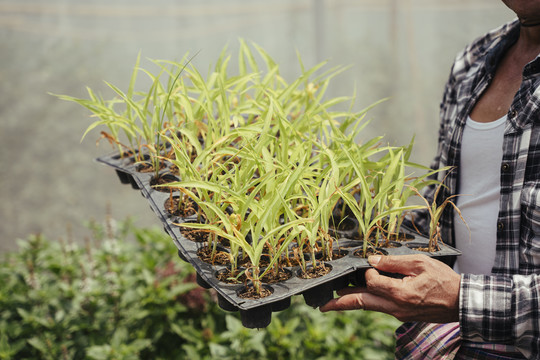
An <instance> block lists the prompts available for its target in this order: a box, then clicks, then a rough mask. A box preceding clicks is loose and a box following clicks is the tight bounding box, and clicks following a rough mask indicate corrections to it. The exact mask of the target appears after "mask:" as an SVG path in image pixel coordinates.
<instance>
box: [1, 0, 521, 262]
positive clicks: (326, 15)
mask: <svg viewBox="0 0 540 360" xmlns="http://www.w3.org/2000/svg"><path fill="white" fill-rule="evenodd" d="M512 18H513V13H511V12H510V11H509V10H508V9H507V8H506V7H505V6H504V5H503V4H502V2H500V1H496V0H229V1H224V0H197V1H196V0H153V1H146V0H145V1H143V0H85V1H77V0H46V1H45V0H42V1H40V0H26V1H22V0H0V65H1V66H0V146H1V151H0V199H1V205H0V252H1V251H5V250H6V249H11V248H13V247H14V243H15V239H16V238H20V237H26V236H27V235H29V234H31V233H43V234H45V235H46V236H48V237H53V238H55V237H65V236H67V235H66V234H67V233H68V230H67V229H71V230H69V231H72V232H73V233H75V234H84V233H85V232H86V231H87V230H84V228H83V226H82V224H83V223H84V222H85V221H87V220H89V219H98V220H101V219H103V218H104V213H105V210H106V208H107V204H110V206H111V208H112V215H113V216H114V217H116V218H120V219H122V218H125V217H126V216H133V217H135V219H136V221H137V223H139V224H141V225H145V226H146V225H158V221H157V219H156V218H155V217H154V215H153V213H152V212H151V211H150V209H149V208H148V206H147V205H146V201H145V200H143V199H142V198H141V197H139V196H138V195H137V194H136V193H135V192H134V191H132V190H131V189H130V188H129V187H128V186H122V185H120V183H119V182H118V181H117V179H116V176H115V174H114V173H113V172H112V171H111V170H110V169H108V168H106V167H104V166H101V165H99V164H96V163H95V162H93V159H94V158H95V157H97V156H99V155H102V154H104V153H107V152H108V151H109V150H110V149H109V148H108V147H107V146H106V144H105V143H102V144H101V146H100V147H98V148H96V146H95V140H96V139H97V133H95V134H91V135H90V136H89V137H87V138H86V139H85V140H84V141H83V142H82V143H80V138H81V135H82V133H83V131H84V130H85V129H86V127H87V126H88V125H89V123H90V121H91V119H89V117H88V116H89V113H88V112H87V111H85V110H84V109H83V108H81V107H79V106H78V105H76V104H73V103H68V102H64V101H60V100H58V99H57V98H55V97H53V96H51V95H49V94H48V93H49V92H50V93H57V94H69V95H73V96H79V97H85V96H86V90H85V87H86V86H89V87H91V88H92V89H94V90H96V91H100V92H102V93H103V95H104V96H111V93H110V92H109V91H108V90H107V89H106V86H105V85H104V83H103V81H104V80H106V81H109V82H111V83H113V84H115V85H117V86H119V87H120V88H122V89H127V85H128V81H129V77H130V76H131V72H132V68H133V65H134V62H135V59H136V57H137V54H138V53H139V51H140V52H141V54H142V57H143V58H145V60H143V63H142V66H143V67H146V66H150V62H149V61H148V60H147V59H170V60H179V59H180V58H181V57H182V56H183V55H184V54H185V53H186V52H190V53H192V54H193V53H195V52H197V51H199V50H200V53H199V55H198V56H197V57H196V58H195V60H194V65H195V66H197V67H198V68H201V69H207V68H208V66H209V64H211V63H213V62H214V60H215V59H216V58H217V55H218V54H219V52H220V51H221V50H222V49H223V47H224V46H225V45H226V44H229V48H230V49H231V51H232V52H233V53H235V51H236V49H237V45H238V42H237V39H238V38H239V37H241V38H244V39H246V40H249V41H254V42H256V43H257V44H259V45H261V46H262V47H263V48H265V49H266V50H267V52H268V53H269V54H270V55H271V56H272V57H273V58H274V59H275V60H276V61H277V62H278V63H279V64H280V66H281V71H282V74H283V75H285V77H286V78H288V79H292V78H293V77H295V76H297V75H298V74H299V67H298V63H297V60H296V50H298V51H299V53H300V54H301V56H302V58H303V60H304V62H305V63H306V65H308V66H312V65H315V64H316V63H318V62H319V61H322V60H329V62H330V64H329V66H334V65H352V66H353V67H352V68H351V69H350V70H348V71H347V72H346V73H345V74H344V75H342V76H340V77H339V78H336V79H335V81H334V85H333V86H332V88H331V89H330V91H329V95H330V96H341V95H349V94H352V92H353V90H354V89H355V88H356V90H357V93H358V98H357V108H358V109H360V108H363V107H365V106H367V105H369V104H371V103H372V102H374V101H376V100H378V99H381V98H384V97H390V100H389V101H387V102H386V103H384V104H382V105H380V106H379V107H378V108H376V109H375V110H373V111H372V112H370V116H369V117H370V118H372V119H373V121H372V123H371V125H370V126H369V128H368V129H367V130H366V135H365V136H366V137H369V136H374V135H379V134H385V135H386V137H387V140H388V142H390V143H394V144H404V143H406V142H408V141H409V140H410V139H411V137H412V136H413V134H416V145H415V146H416V148H415V153H414V157H415V160H416V161H418V162H421V163H424V164H428V163H429V162H430V160H431V157H432V156H433V153H434V151H435V147H436V138H435V136H436V131H437V121H438V120H437V115H438V106H439V100H440V97H441V93H442V87H443V85H444V82H445V80H446V78H447V76H448V71H449V68H450V65H451V62H452V60H453V58H454V56H455V54H456V52H457V51H459V50H460V49H461V48H462V47H463V46H464V45H466V44H467V43H468V42H470V41H471V40H472V39H474V38H475V37H477V36H479V35H481V34H482V33H484V32H486V31H488V30H490V29H492V28H494V27H496V26H498V25H499V24H501V23H503V22H506V21H509V20H511V19H512Z"/></svg>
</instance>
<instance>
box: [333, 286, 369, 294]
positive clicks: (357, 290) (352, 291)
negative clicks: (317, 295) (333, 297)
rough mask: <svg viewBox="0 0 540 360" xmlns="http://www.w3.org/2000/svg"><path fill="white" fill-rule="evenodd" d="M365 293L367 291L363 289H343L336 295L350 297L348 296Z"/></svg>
mask: <svg viewBox="0 0 540 360" xmlns="http://www.w3.org/2000/svg"><path fill="white" fill-rule="evenodd" d="M365 291H366V289H365V288H362V287H346V288H342V289H339V290H337V291H336V293H337V294H338V295H339V296H343V295H348V294H360V293H363V292H365Z"/></svg>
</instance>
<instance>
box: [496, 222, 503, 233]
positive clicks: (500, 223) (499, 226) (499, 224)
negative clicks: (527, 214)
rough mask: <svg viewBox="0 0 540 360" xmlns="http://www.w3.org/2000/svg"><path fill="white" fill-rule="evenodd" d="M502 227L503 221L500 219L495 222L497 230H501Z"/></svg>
mask: <svg viewBox="0 0 540 360" xmlns="http://www.w3.org/2000/svg"><path fill="white" fill-rule="evenodd" d="M503 229H504V223H503V222H502V221H499V222H498V223H497V230H499V231H500V230H503Z"/></svg>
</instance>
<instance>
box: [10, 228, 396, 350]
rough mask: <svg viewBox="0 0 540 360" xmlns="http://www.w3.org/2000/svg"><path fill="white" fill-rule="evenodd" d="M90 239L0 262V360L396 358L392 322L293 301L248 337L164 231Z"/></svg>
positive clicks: (101, 233)
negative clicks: (198, 282)
mask: <svg viewBox="0 0 540 360" xmlns="http://www.w3.org/2000/svg"><path fill="white" fill-rule="evenodd" d="M91 229H92V230H93V236H92V238H91V239H86V240H85V241H66V242H63V241H49V240H46V239H45V238H44V237H42V236H31V237H29V238H28V239H26V240H24V241H20V242H19V246H20V250H19V251H18V252H12V253H8V254H6V256H5V259H4V260H2V261H1V262H0V284H2V286H1V287H0V309H1V313H0V314H1V315H0V359H55V360H57V359H192V360H195V359H216V358H220V359H253V358H257V359H289V358H290V359H351V358H355V359H385V358H389V359H390V358H393V357H392V351H393V347H394V338H393V333H392V332H393V330H394V329H395V327H396V326H397V325H399V322H398V321H397V320H395V319H394V318H391V317H389V316H386V315H382V314H376V313H370V312H362V311H356V312H349V313H346V314H340V313H326V314H322V313H320V312H319V311H318V310H314V309H311V308H309V307H307V306H306V305H305V304H304V302H303V299H302V297H301V296H295V297H294V298H293V302H292V305H291V307H290V308H289V309H287V310H285V311H283V312H280V313H274V314H273V317H272V322H271V324H270V326H268V327H267V328H266V329H262V330H249V329H246V328H244V327H243V326H242V324H241V321H240V319H239V314H238V313H227V312H225V311H223V310H221V309H220V308H219V307H218V306H217V305H216V303H215V301H214V298H215V294H214V293H213V292H212V291H209V290H203V289H202V288H200V287H198V286H197V285H196V284H195V282H194V278H195V274H194V271H193V269H192V267H191V266H190V265H189V264H187V263H184V262H182V261H181V260H180V259H179V258H178V257H177V256H176V249H175V247H174V245H173V243H172V241H171V239H170V238H168V237H167V236H166V235H164V234H163V232H162V231H160V230H158V229H141V228H136V227H134V226H133V225H132V223H131V222H130V221H125V222H121V223H116V222H114V221H112V220H109V221H107V222H106V224H105V225H99V224H96V223H93V224H91ZM132 235H134V237H135V239H136V241H131V240H130V237H131V236H132Z"/></svg>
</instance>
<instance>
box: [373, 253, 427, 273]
mask: <svg viewBox="0 0 540 360" xmlns="http://www.w3.org/2000/svg"><path fill="white" fill-rule="evenodd" d="M419 256H425V255H400V256H392V255H389V256H381V255H371V256H370V257H369V258H368V262H369V264H370V265H371V266H373V267H374V268H375V269H377V270H379V271H384V272H388V273H395V274H403V275H418V274H419V273H421V272H422V269H421V268H419V267H420V265H421V264H422V261H421V259H419ZM419 260H420V261H419Z"/></svg>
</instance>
